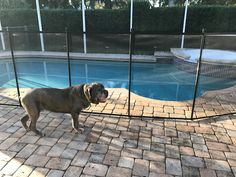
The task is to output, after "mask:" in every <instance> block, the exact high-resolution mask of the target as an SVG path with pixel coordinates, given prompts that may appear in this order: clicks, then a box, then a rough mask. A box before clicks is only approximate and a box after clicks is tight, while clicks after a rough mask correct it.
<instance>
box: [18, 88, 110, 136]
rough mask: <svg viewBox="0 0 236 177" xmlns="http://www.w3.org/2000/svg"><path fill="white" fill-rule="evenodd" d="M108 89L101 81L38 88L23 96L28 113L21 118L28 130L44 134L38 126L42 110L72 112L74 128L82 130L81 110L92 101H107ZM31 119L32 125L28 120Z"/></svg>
mask: <svg viewBox="0 0 236 177" xmlns="http://www.w3.org/2000/svg"><path fill="white" fill-rule="evenodd" d="M107 97H108V91H107V90H106V89H105V88H104V86H103V85H102V84H100V83H92V84H81V85H76V86H72V87H68V88H65V89H57V88H38V89H33V90H31V91H30V92H28V93H26V95H25V96H24V97H22V99H21V102H22V106H23V108H24V109H25V111H26V113H27V115H25V116H24V117H23V118H21V122H22V125H23V126H24V128H25V129H26V131H33V132H35V133H36V134H37V135H39V136H44V134H43V133H41V132H40V131H39V130H37V128H36V123H37V120H38V118H39V116H40V112H41V111H42V110H48V111H52V112H61V113H70V114H71V116H72V128H73V129H72V130H75V131H76V132H77V133H79V132H80V129H79V123H78V118H79V114H80V112H81V111H82V110H83V109H85V108H87V107H89V106H90V105H91V103H94V104H99V103H104V102H106V99H107ZM29 119H30V121H31V122H30V125H29V126H28V125H27V121H28V120H29Z"/></svg>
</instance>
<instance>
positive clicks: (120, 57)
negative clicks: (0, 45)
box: [0, 51, 156, 62]
mask: <svg viewBox="0 0 236 177" xmlns="http://www.w3.org/2000/svg"><path fill="white" fill-rule="evenodd" d="M14 56H15V57H21V58H23V57H27V58H28V57H37V58H46V57H49V58H56V59H67V52H48V51H46V52H42V51H14ZM1 58H2V59H6V58H11V52H10V51H4V52H0V59H1ZM70 59H83V60H99V61H129V54H106V53H77V52H70ZM132 60H133V61H135V62H156V58H155V57H154V56H153V55H132Z"/></svg>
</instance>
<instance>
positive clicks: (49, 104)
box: [22, 88, 72, 112]
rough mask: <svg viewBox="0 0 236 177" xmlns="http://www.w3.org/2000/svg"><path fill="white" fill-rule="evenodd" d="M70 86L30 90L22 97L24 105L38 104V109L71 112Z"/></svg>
mask: <svg viewBox="0 0 236 177" xmlns="http://www.w3.org/2000/svg"><path fill="white" fill-rule="evenodd" d="M70 91H71V89H70V88H67V89H56V88H39V89H33V90H31V91H29V92H28V93H27V94H26V95H25V96H24V97H23V98H22V105H23V106H24V107H25V106H26V107H29V106H30V105H36V106H37V108H38V110H39V111H41V110H44V109H46V110H49V111H53V112H70V109H71V106H72V105H71V104H70V103H71V101H70V96H69V94H70Z"/></svg>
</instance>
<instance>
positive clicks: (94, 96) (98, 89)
mask: <svg viewBox="0 0 236 177" xmlns="http://www.w3.org/2000/svg"><path fill="white" fill-rule="evenodd" d="M90 96H91V101H92V103H94V104H98V103H105V102H106V99H107V97H108V91H107V90H106V89H105V88H104V86H103V85H102V84H100V83H92V84H91V85H90Z"/></svg>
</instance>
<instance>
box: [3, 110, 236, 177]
mask: <svg viewBox="0 0 236 177" xmlns="http://www.w3.org/2000/svg"><path fill="white" fill-rule="evenodd" d="M23 115H24V110H23V109H22V108H20V107H9V106H0V176H18V177H28V176H29V177H43V176H47V177H62V176H65V177H78V176H83V177H85V176H87V177H91V176H106V177H129V176H142V177H143V176H147V177H180V176H189V177H194V176H196V177H197V176H201V177H226V176H227V177H233V176H236V115H229V116H219V117H214V118H211V119H204V120H199V121H197V120H195V121H187V120H178V119H175V120H173V119H165V120H164V119H161V120H160V119H159V120H157V119H155V120H154V119H145V120H141V119H137V118H133V119H128V118H126V117H120V116H95V115H90V114H82V115H81V116H80V119H79V122H80V124H81V125H83V126H85V127H84V131H83V133H81V134H75V133H74V132H70V130H71V121H70V116H69V115H67V114H60V113H50V112H43V113H42V114H41V116H40V119H39V121H38V128H40V129H42V131H43V132H44V133H46V137H42V138H40V137H38V136H35V135H34V134H33V133H32V132H28V133H26V132H25V130H24V129H23V128H22V125H21V123H20V121H19V119H20V118H21V117H22V116H23Z"/></svg>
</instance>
